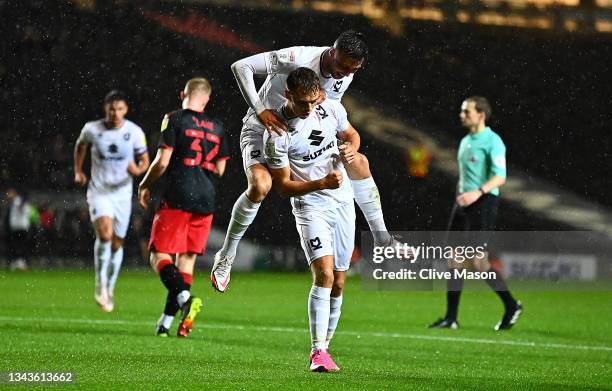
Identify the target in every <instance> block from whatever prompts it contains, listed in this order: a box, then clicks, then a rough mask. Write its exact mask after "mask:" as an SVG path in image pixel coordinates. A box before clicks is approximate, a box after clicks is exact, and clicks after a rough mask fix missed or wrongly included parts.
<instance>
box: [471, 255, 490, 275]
mask: <svg viewBox="0 0 612 391" xmlns="http://www.w3.org/2000/svg"><path fill="white" fill-rule="evenodd" d="M473 265H474V269H476V271H479V272H488V271H489V269H491V264H490V263H489V261H488V260H487V259H486V258H477V259H475V260H474V262H473Z"/></svg>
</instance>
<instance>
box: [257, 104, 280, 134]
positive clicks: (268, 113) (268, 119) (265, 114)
mask: <svg viewBox="0 0 612 391" xmlns="http://www.w3.org/2000/svg"><path fill="white" fill-rule="evenodd" d="M257 118H259V122H261V123H262V124H263V126H264V127H265V128H266V129H267V130H268V132H270V134H272V132H274V133H276V134H278V135H279V136H282V134H283V131H285V130H287V123H286V122H285V121H283V120H282V119H281V118H280V117H279V116H278V115H276V113H275V112H274V111H272V110H268V109H266V110H264V111H262V112H261V113H259V114H258V115H257Z"/></svg>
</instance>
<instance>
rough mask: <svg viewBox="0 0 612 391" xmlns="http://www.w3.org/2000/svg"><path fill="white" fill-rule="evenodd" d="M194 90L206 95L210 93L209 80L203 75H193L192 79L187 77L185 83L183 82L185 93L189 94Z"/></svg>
mask: <svg viewBox="0 0 612 391" xmlns="http://www.w3.org/2000/svg"><path fill="white" fill-rule="evenodd" d="M196 92H202V93H204V94H206V95H210V93H211V92H212V87H211V86H210V82H209V81H208V80H207V79H205V78H203V77H194V78H193V79H189V80H188V81H187V84H185V94H186V95H188V96H189V95H192V94H194V93H196Z"/></svg>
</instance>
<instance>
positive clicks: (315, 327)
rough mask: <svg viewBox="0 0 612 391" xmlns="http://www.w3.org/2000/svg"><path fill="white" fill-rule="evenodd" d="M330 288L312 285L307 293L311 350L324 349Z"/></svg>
mask: <svg viewBox="0 0 612 391" xmlns="http://www.w3.org/2000/svg"><path fill="white" fill-rule="evenodd" d="M330 295H331V288H322V287H320V286H314V285H313V286H312V288H310V294H309V295H308V320H309V322H310V339H311V341H312V350H313V351H314V350H318V349H325V338H326V336H327V328H328V326H329V310H330V305H329V303H330Z"/></svg>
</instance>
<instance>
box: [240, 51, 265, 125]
mask: <svg viewBox="0 0 612 391" xmlns="http://www.w3.org/2000/svg"><path fill="white" fill-rule="evenodd" d="M267 55H269V53H259V54H256V55H254V56H250V57H246V58H243V59H242V60H238V61H236V62H235V63H233V64H232V72H233V73H234V77H235V78H236V82H238V87H239V88H240V92H241V93H242V96H243V97H244V100H246V102H247V104H248V105H249V106H250V107H251V108H252V109H253V110H255V113H256V114H258V115H259V113H261V112H262V111H264V110H265V109H266V107H265V106H264V104H263V102H262V101H261V99H260V98H259V95H258V94H257V89H256V88H255V79H254V78H253V75H266V74H267V73H268V68H267V67H266V56H267Z"/></svg>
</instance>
